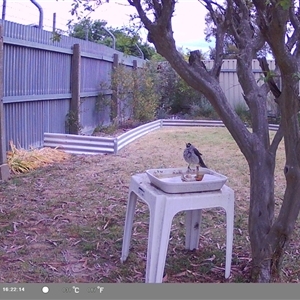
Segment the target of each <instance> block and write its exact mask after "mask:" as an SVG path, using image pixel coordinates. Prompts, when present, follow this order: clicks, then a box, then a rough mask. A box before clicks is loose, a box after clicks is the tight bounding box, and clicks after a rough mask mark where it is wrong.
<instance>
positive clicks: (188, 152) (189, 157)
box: [183, 143, 207, 170]
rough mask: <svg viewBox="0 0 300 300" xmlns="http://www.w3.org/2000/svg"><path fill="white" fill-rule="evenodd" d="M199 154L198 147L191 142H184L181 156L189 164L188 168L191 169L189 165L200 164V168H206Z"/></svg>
mask: <svg viewBox="0 0 300 300" xmlns="http://www.w3.org/2000/svg"><path fill="white" fill-rule="evenodd" d="M201 155H202V154H201V153H200V152H199V151H198V149H197V148H196V147H194V146H193V145H192V144H191V143H187V144H186V148H185V149H184V151H183V158H184V159H185V161H186V162H187V163H188V164H189V166H188V170H190V169H191V167H190V166H191V165H200V166H201V167H202V168H207V166H206V165H205V163H204V161H203V159H202V157H201Z"/></svg>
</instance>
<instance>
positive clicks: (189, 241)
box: [185, 209, 202, 250]
mask: <svg viewBox="0 0 300 300" xmlns="http://www.w3.org/2000/svg"><path fill="white" fill-rule="evenodd" d="M201 219H202V210H201V209H195V210H187V211H186V212H185V232H186V233H185V248H186V249H189V250H193V249H198V248H199V237H200V229H201V228H200V227H201Z"/></svg>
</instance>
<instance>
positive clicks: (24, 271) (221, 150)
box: [0, 128, 300, 283]
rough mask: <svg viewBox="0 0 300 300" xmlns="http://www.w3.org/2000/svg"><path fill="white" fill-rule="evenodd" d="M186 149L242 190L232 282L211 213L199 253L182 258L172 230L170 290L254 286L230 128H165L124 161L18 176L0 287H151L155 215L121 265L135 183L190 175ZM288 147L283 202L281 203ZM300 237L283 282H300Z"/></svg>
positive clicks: (76, 159) (141, 220)
mask: <svg viewBox="0 0 300 300" xmlns="http://www.w3.org/2000/svg"><path fill="white" fill-rule="evenodd" d="M186 142H191V143H193V144H194V145H195V146H197V147H198V148H199V150H200V151H201V152H202V154H203V159H204V161H205V163H206V164H207V165H208V167H209V168H211V169H214V170H216V171H217V172H220V173H222V174H224V175H226V176H228V178H229V181H228V185H229V186H230V187H232V188H233V189H234V190H235V193H236V194H235V195H236V205H235V232H234V233H235V237H234V249H233V263H232V275H231V277H230V279H228V280H225V279H224V262H225V240H224V236H225V224H224V220H225V214H224V212H223V211H222V210H220V209H215V210H205V211H204V214H203V224H202V232H201V236H200V247H199V249H198V250H195V251H187V250H185V249H184V215H183V214H178V215H177V216H176V217H175V219H174V222H173V226H172V233H171V237H170V243H169V249H168V257H167V262H166V268H165V277H164V282H247V281H248V280H249V277H248V276H249V265H250V256H249V237H248V232H247V212H248V205H249V171H248V167H247V164H246V161H245V159H244V158H243V156H242V154H241V153H240V151H239V150H238V148H237V146H236V145H235V143H234V142H233V140H232V138H231V137H230V135H229V134H228V132H227V130H226V129H224V128H164V129H161V130H158V131H155V132H152V133H149V134H148V135H146V136H144V137H142V138H140V139H138V140H136V141H134V142H133V143H131V144H130V145H128V146H126V147H125V148H123V149H122V150H121V151H120V153H119V154H118V155H94V156H83V155H71V156H70V158H69V159H68V160H65V161H62V162H59V163H53V164H52V165H50V166H46V167H43V168H39V169H36V170H33V171H30V172H29V173H26V174H23V175H22V174H21V175H12V177H11V179H10V180H9V181H7V182H0V281H1V282H66V283H68V282H144V276H145V266H146V249H147V233H148V232H147V230H148V216H149V214H148V208H147V207H146V205H144V204H143V203H140V202H139V203H138V206H137V212H136V218H135V220H134V228H133V239H132V244H131V250H130V255H129V258H128V260H127V261H126V262H125V263H124V264H121V263H120V255H121V247H122V235H123V225H124V221H125V211H126V203H127V194H128V186H129V182H130V177H131V175H133V174H135V173H139V172H144V171H145V170H146V169H149V168H166V167H182V166H186V163H185V162H184V160H183V158H182V153H183V149H184V147H185V143H186ZM283 165H284V153H283V145H280V149H279V152H278V164H277V168H276V195H277V203H278V206H279V205H280V203H281V201H282V195H283V191H284V178H283V175H282V171H281V170H282V168H283ZM299 235H300V234H299V230H298V228H296V231H295V233H294V235H293V238H292V241H291V246H290V247H289V249H288V250H287V253H286V257H285V261H284V266H283V267H284V268H283V274H284V277H283V279H284V281H287V282H299V275H300V273H299V272H300V271H299V252H298V249H299Z"/></svg>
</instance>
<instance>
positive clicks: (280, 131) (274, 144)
mask: <svg viewBox="0 0 300 300" xmlns="http://www.w3.org/2000/svg"><path fill="white" fill-rule="evenodd" d="M282 138H283V128H282V125H281V124H279V127H278V130H277V131H276V133H275V136H274V138H273V140H272V142H271V145H270V150H269V151H270V152H271V153H272V154H273V155H276V151H277V149H278V145H279V144H280V142H281V141H282Z"/></svg>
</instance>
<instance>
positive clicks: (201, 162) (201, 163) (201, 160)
mask: <svg viewBox="0 0 300 300" xmlns="http://www.w3.org/2000/svg"><path fill="white" fill-rule="evenodd" d="M199 165H200V166H201V167H202V168H206V169H208V167H207V166H206V164H205V163H204V161H203V159H202V157H201V156H200V157H199Z"/></svg>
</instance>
